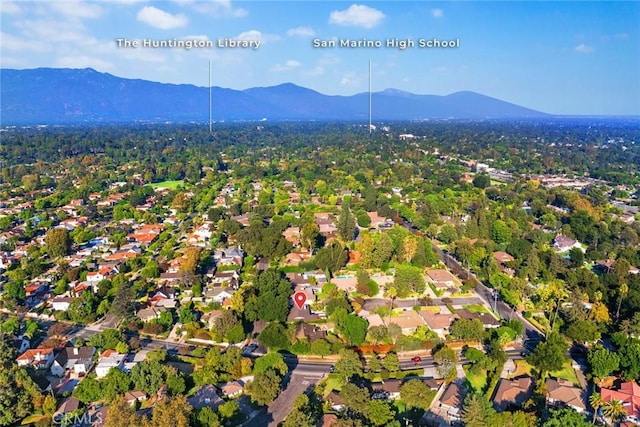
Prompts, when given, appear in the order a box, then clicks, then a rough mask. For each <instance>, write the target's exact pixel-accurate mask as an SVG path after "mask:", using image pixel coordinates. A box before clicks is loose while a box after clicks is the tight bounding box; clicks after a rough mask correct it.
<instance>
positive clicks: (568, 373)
mask: <svg viewBox="0 0 640 427" xmlns="http://www.w3.org/2000/svg"><path fill="white" fill-rule="evenodd" d="M549 376H551V377H553V378H562V379H564V380H567V381H571V382H572V383H573V385H575V386H576V387H580V383H579V382H578V377H577V376H576V371H575V370H574V369H573V367H572V366H571V362H567V363H565V364H564V366H563V367H562V369H561V370H559V371H556V372H550V373H549Z"/></svg>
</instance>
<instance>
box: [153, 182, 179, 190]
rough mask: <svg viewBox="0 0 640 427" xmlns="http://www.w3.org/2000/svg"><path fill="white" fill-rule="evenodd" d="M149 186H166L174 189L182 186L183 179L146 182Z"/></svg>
mask: <svg viewBox="0 0 640 427" xmlns="http://www.w3.org/2000/svg"><path fill="white" fill-rule="evenodd" d="M148 185H149V186H150V187H151V188H168V189H170V190H175V189H177V188H178V187H184V181H183V180H180V181H162V182H156V183H153V184H148Z"/></svg>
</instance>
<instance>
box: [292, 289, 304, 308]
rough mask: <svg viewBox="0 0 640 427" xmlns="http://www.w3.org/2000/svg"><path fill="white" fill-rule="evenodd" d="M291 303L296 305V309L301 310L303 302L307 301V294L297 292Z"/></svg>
mask: <svg viewBox="0 0 640 427" xmlns="http://www.w3.org/2000/svg"><path fill="white" fill-rule="evenodd" d="M293 301H294V302H295V303H296V305H297V306H298V308H299V309H300V310H302V306H303V305H304V303H305V301H307V294H305V293H304V292H302V291H298V292H296V293H295V294H293Z"/></svg>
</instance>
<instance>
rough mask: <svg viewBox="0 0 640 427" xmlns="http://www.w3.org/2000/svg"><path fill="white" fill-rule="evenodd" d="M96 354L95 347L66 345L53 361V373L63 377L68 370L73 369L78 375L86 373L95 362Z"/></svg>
mask: <svg viewBox="0 0 640 427" xmlns="http://www.w3.org/2000/svg"><path fill="white" fill-rule="evenodd" d="M95 354H96V348H95V347H87V346H84V347H65V348H63V349H62V351H60V353H58V355H57V356H56V358H55V360H54V361H53V364H52V365H51V374H52V375H55V376H57V377H61V376H63V375H64V373H65V372H66V371H72V372H73V373H75V374H76V375H85V374H86V373H87V372H88V371H89V368H91V365H92V364H93V356H94V355H95Z"/></svg>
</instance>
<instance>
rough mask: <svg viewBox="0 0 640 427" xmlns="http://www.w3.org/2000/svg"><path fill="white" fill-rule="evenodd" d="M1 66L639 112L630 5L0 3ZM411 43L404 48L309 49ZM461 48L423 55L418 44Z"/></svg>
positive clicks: (637, 38) (184, 0)
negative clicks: (198, 43)
mask: <svg viewBox="0 0 640 427" xmlns="http://www.w3.org/2000/svg"><path fill="white" fill-rule="evenodd" d="M0 19H1V24H2V25H1V28H0V31H1V36H2V37H1V39H0V65H1V66H2V67H3V68H35V67H58V68H63V67H64V68H85V67H92V68H95V69H96V70H98V71H103V72H109V73H111V74H114V75H117V76H121V77H128V78H141V79H146V80H153V81H159V82H166V83H189V84H195V85H199V86H206V85H207V84H208V63H209V60H211V61H212V64H213V84H214V85H216V86H221V87H227V88H233V89H245V88H249V87H255V86H272V85H276V84H280V83H284V82H293V83H295V84H298V85H301V86H305V87H308V88H311V89H314V90H317V91H319V92H322V93H325V94H332V95H351V94H354V93H359V92H364V91H366V90H368V62H369V60H371V62H372V64H373V77H372V88H373V90H374V91H379V90H383V89H386V88H395V89H401V90H405V91H409V92H413V93H417V94H436V95H446V94H449V93H453V92H457V91H461V90H471V91H475V92H479V93H482V94H485V95H489V96H493V97H496V98H499V99H502V100H505V101H509V102H513V103H516V104H519V105H523V106H526V107H529V108H533V109H537V110H540V111H544V112H548V113H554V114H587V115H628V114H634V115H638V114H640V25H638V23H639V22H640V2H638V1H632V2H631V1H630V2H624V1H602V2H588V1H536V2H506V1H501V2H488V1H474V2H471V1H451V2H430V1H429V2H427V1H369V2H360V1H356V2H352V1H339V2H324V1H323V2H321V1H272V0H262V1H258V0H256V1H244V2H240V1H234V2H232V1H230V0H210V1H206V2H205V1H201V0H175V1H170V0H166V1H160V2H154V1H144V0H142V1H141V0H113V1H89V0H74V1H58V0H51V1H13V0H0ZM118 38H126V39H130V40H142V39H153V40H169V39H174V38H175V39H194V38H195V39H198V40H205V39H207V40H212V41H213V42H214V44H217V40H218V39H219V38H230V39H242V40H254V41H255V40H259V41H260V43H261V44H260V47H259V48H258V49H240V48H219V47H214V48H194V49H191V50H185V49H183V48H144V47H138V48H122V47H117V45H116V41H115V40H116V39H118ZM396 38H397V39H407V38H411V39H412V40H414V42H415V43H416V46H415V47H413V48H407V49H404V50H400V49H397V48H392V47H382V48H345V47H343V48H340V47H335V48H325V49H322V48H314V47H313V40H314V39H318V40H338V43H339V40H341V39H351V40H361V39H367V40H379V41H381V42H382V43H383V44H386V40H387V39H396ZM421 38H422V39H425V40H431V39H433V38H436V39H439V40H452V39H459V47H457V48H449V49H443V48H420V47H419V46H418V40H419V39H421Z"/></svg>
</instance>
